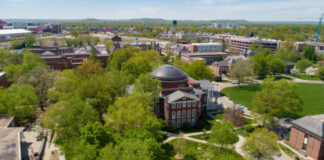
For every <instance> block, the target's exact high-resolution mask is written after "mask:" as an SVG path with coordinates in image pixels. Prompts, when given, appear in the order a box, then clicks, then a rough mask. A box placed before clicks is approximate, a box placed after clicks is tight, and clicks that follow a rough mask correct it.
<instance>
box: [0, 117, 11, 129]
mask: <svg viewBox="0 0 324 160" xmlns="http://www.w3.org/2000/svg"><path fill="white" fill-rule="evenodd" d="M12 118H13V116H9V115H6V114H2V115H0V128H7V127H8V124H9V123H10V122H11V121H12Z"/></svg>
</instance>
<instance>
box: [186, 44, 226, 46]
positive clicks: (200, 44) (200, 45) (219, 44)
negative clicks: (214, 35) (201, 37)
mask: <svg viewBox="0 0 324 160" xmlns="http://www.w3.org/2000/svg"><path fill="white" fill-rule="evenodd" d="M191 45H194V46H209V45H220V46H222V44H221V43H192V44H191Z"/></svg>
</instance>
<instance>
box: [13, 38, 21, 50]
mask: <svg viewBox="0 0 324 160" xmlns="http://www.w3.org/2000/svg"><path fill="white" fill-rule="evenodd" d="M10 48H11V49H21V48H23V45H22V43H21V41H19V40H13V41H11V42H10Z"/></svg>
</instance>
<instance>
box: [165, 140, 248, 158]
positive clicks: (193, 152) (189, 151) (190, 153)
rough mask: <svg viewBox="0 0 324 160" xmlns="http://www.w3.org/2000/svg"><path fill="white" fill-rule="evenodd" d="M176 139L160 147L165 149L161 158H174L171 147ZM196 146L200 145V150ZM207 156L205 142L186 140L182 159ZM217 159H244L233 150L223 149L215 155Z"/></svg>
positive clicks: (207, 151)
mask: <svg viewBox="0 0 324 160" xmlns="http://www.w3.org/2000/svg"><path fill="white" fill-rule="evenodd" d="M176 141H177V139H176V140H173V141H171V142H169V143H167V144H164V145H163V146H162V147H163V148H164V149H165V157H163V159H166V160H176V158H175V157H174V156H175V155H176V152H175V151H174V149H173V145H174V144H175V142H176ZM198 146H200V147H202V150H198ZM213 148H214V149H219V148H218V147H213ZM208 156H211V152H210V149H209V148H208V145H206V144H199V143H197V142H192V141H188V140H187V141H186V148H185V158H184V160H200V159H208ZM215 158H217V159H219V160H230V159H231V160H232V159H233V160H234V159H235V160H244V158H243V157H242V156H241V155H240V154H238V153H236V152H235V151H233V150H229V149H223V153H222V154H220V155H219V157H215Z"/></svg>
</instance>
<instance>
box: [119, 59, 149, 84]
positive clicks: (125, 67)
mask: <svg viewBox="0 0 324 160" xmlns="http://www.w3.org/2000/svg"><path fill="white" fill-rule="evenodd" d="M121 71H122V72H125V73H127V74H130V75H132V76H133V77H134V78H135V79H136V78H137V77H138V76H139V75H141V74H145V73H148V72H151V71H152V67H151V66H150V64H149V61H148V60H147V59H145V58H142V57H138V58H135V59H130V60H128V61H127V62H126V63H124V64H122V69H121Z"/></svg>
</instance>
